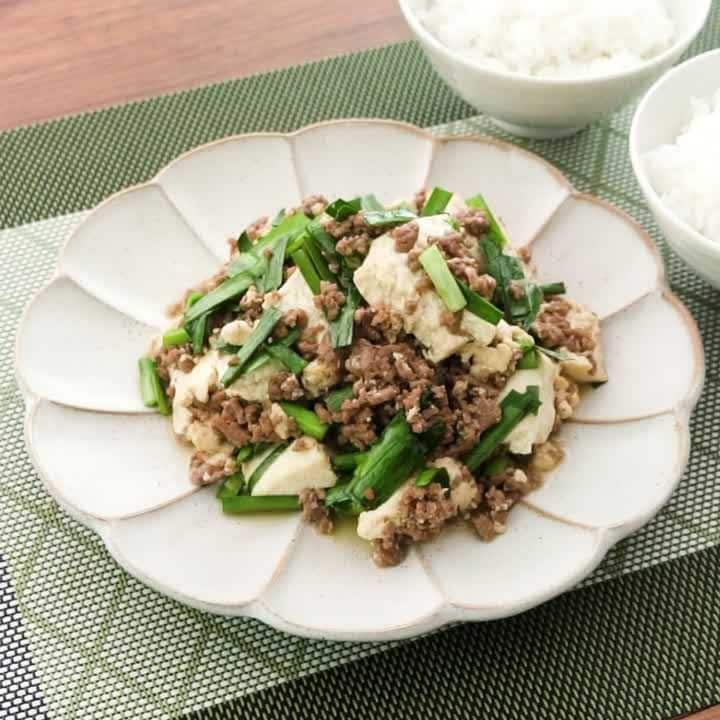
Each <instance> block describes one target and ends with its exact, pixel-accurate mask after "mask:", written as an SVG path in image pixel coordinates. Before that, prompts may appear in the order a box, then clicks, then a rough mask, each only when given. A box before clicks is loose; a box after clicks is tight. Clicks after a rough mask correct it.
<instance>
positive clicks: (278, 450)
mask: <svg viewBox="0 0 720 720" xmlns="http://www.w3.org/2000/svg"><path fill="white" fill-rule="evenodd" d="M289 444H290V443H287V442H285V443H280V444H279V445H275V446H274V447H273V448H272V450H270V452H269V453H268V454H267V455H266V456H265V457H264V458H263V459H262V460H261V461H260V464H259V465H258V466H257V467H256V468H255V469H254V470H253V471H252V474H251V475H250V477H249V478H248V481H247V484H246V485H245V492H246V493H247V494H248V495H252V491H253V490H254V489H255V486H256V485H257V484H258V482H259V481H260V478H261V477H262V476H263V475H264V474H265V473H266V472H267V469H268V468H269V467H270V466H271V465H272V464H273V463H274V462H275V461H276V460H277V459H278V458H279V457H280V455H282V454H283V453H284V452H285V450H287V448H288V445H289Z"/></svg>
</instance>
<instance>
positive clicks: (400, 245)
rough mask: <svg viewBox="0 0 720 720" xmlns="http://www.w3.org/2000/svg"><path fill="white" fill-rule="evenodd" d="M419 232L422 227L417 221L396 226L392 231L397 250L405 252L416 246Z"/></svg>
mask: <svg viewBox="0 0 720 720" xmlns="http://www.w3.org/2000/svg"><path fill="white" fill-rule="evenodd" d="M419 232H420V228H419V227H418V224H417V223H415V222H410V223H405V225H400V227H396V228H395V229H394V230H393V231H392V236H393V238H394V239H395V250H397V251H398V252H403V253H406V252H410V250H412V249H413V248H414V247H415V243H416V242H417V239H418V234H419Z"/></svg>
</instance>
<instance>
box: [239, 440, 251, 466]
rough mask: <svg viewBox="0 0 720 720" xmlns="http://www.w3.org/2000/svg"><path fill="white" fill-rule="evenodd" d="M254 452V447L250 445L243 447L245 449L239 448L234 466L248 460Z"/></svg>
mask: <svg viewBox="0 0 720 720" xmlns="http://www.w3.org/2000/svg"><path fill="white" fill-rule="evenodd" d="M254 452H255V446H254V445H253V444H252V443H251V444H250V445H245V447H241V448H240V449H239V450H238V451H237V453H236V454H235V464H236V465H240V464H241V463H244V462H245V461H246V460H249V459H250V458H251V457H252V456H253V454H254Z"/></svg>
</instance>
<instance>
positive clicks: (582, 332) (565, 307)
mask: <svg viewBox="0 0 720 720" xmlns="http://www.w3.org/2000/svg"><path fill="white" fill-rule="evenodd" d="M572 309H573V306H572V305H571V303H570V302H569V301H568V300H566V299H565V298H553V299H552V300H550V301H548V302H544V303H543V304H542V305H541V306H540V312H539V313H538V316H537V319H536V321H535V324H534V325H533V329H534V331H535V333H536V334H537V336H538V338H539V339H540V341H541V342H542V344H543V345H545V346H546V347H549V348H559V347H563V348H567V349H568V350H569V351H570V352H573V353H579V354H581V355H583V354H590V353H592V351H593V350H594V349H595V339H594V337H593V336H592V332H591V331H590V330H589V329H587V328H579V329H578V328H573V327H572V326H571V325H570V321H569V320H568V315H569V314H570V311H571V310H572Z"/></svg>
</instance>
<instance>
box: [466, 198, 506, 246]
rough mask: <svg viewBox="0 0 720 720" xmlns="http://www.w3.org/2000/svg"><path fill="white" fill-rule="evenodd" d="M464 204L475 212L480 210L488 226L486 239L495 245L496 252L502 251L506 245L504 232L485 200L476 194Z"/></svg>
mask: <svg viewBox="0 0 720 720" xmlns="http://www.w3.org/2000/svg"><path fill="white" fill-rule="evenodd" d="M465 204H466V205H467V206H468V207H471V208H474V209H476V210H482V211H483V213H485V217H486V218H487V221H488V223H489V225H490V227H489V229H488V232H487V235H486V237H487V238H488V239H489V240H491V241H492V242H493V243H494V244H495V247H496V248H497V249H498V250H502V249H503V248H504V247H505V246H506V245H507V238H506V237H505V232H504V231H503V229H502V227H501V226H500V223H499V222H498V221H497V218H496V217H495V215H493V212H492V210H490V207H489V205H488V204H487V203H486V202H485V198H484V197H483V196H482V195H479V194H478V195H475V196H473V197H471V198H468V199H467V200H466V201H465Z"/></svg>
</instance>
